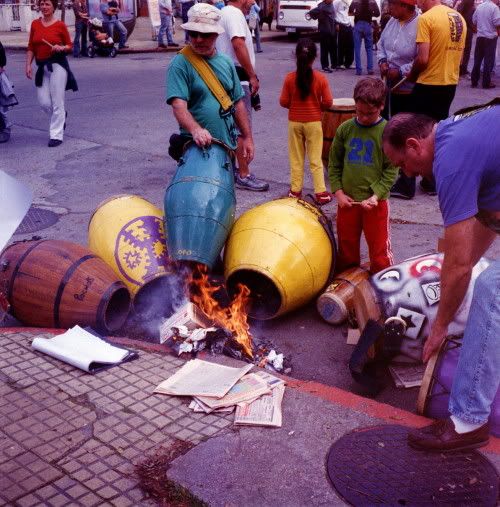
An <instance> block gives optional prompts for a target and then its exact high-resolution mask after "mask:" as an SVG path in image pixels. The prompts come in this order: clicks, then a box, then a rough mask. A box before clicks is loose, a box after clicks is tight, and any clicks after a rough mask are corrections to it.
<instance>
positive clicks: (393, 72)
mask: <svg viewBox="0 0 500 507" xmlns="http://www.w3.org/2000/svg"><path fill="white" fill-rule="evenodd" d="M387 79H389V81H393V82H394V83H396V82H397V81H399V79H400V74H399V69H388V71H387Z"/></svg>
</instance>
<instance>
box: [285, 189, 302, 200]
mask: <svg viewBox="0 0 500 507" xmlns="http://www.w3.org/2000/svg"><path fill="white" fill-rule="evenodd" d="M288 197H295V198H296V199H301V198H302V192H294V191H293V190H292V189H290V190H289V192H288Z"/></svg>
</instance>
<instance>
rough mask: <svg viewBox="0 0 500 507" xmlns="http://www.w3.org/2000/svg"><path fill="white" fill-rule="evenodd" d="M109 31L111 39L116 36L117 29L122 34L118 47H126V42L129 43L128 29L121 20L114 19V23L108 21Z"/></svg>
mask: <svg viewBox="0 0 500 507" xmlns="http://www.w3.org/2000/svg"><path fill="white" fill-rule="evenodd" d="M107 24H108V26H107V29H108V34H109V36H110V37H113V36H114V33H115V27H116V29H117V30H118V32H119V33H120V39H119V42H118V47H120V48H122V47H123V46H125V42H127V29H126V28H125V25H124V24H123V23H122V22H121V21H120V20H119V19H113V20H112V21H107Z"/></svg>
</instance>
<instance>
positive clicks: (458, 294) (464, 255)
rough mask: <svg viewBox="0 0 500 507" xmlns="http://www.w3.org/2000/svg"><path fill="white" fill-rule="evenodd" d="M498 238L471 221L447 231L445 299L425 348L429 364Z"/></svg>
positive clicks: (442, 298) (425, 357) (444, 263)
mask: <svg viewBox="0 0 500 507" xmlns="http://www.w3.org/2000/svg"><path fill="white" fill-rule="evenodd" d="M495 237H496V234H495V233H494V232H493V231H491V230H490V229H488V228H487V227H485V226H484V225H482V224H481V223H480V222H478V221H477V220H476V219H475V218H474V217H471V218H468V219H467V220H463V221H461V222H458V223H456V224H453V225H450V226H449V227H446V229H445V235H444V243H445V247H444V261H443V267H442V270H441V299H440V301H439V306H438V311H437V315H436V319H435V320H434V322H433V323H432V327H431V331H430V333H429V336H428V338H427V341H426V342H425V345H424V352H423V360H424V362H426V361H428V360H429V358H430V357H431V356H432V354H433V353H434V352H436V351H437V350H438V349H439V347H440V346H441V343H442V342H443V341H444V339H445V338H446V335H447V333H448V325H449V324H450V322H451V321H452V320H453V318H454V316H455V314H456V312H457V310H458V308H459V307H460V305H461V304H462V301H463V299H464V297H465V293H466V292H467V287H468V286H469V283H470V278H471V273H472V268H473V267H474V266H475V265H476V264H477V262H478V261H479V259H480V257H481V256H482V255H483V254H484V252H485V251H486V250H487V249H488V248H489V246H490V245H491V243H492V242H493V241H494V240H495Z"/></svg>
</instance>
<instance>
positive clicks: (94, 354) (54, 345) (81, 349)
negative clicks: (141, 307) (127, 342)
mask: <svg viewBox="0 0 500 507" xmlns="http://www.w3.org/2000/svg"><path fill="white" fill-rule="evenodd" d="M31 346H32V347H33V348H34V349H35V350H38V351H39V352H43V353H45V354H47V355H49V356H51V357H55V358H56V359H59V360H61V361H64V362H65V363H68V364H71V365H73V366H76V367H77V368H80V369H81V370H84V371H88V372H90V371H92V370H93V369H94V367H95V366H101V367H102V366H103V365H106V364H118V363H120V362H121V361H123V359H125V358H126V357H127V356H128V355H129V354H130V351H128V350H125V349H122V348H119V347H115V346H113V345H111V344H109V343H107V342H105V341H104V340H101V339H100V338H98V337H97V336H94V335H93V334H91V333H88V332H87V331H85V330H84V329H82V328H81V327H80V326H75V327H73V328H71V329H68V331H66V332H65V333H63V334H60V335H58V336H54V338H40V337H37V338H34V339H33V342H32V343H31Z"/></svg>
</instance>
